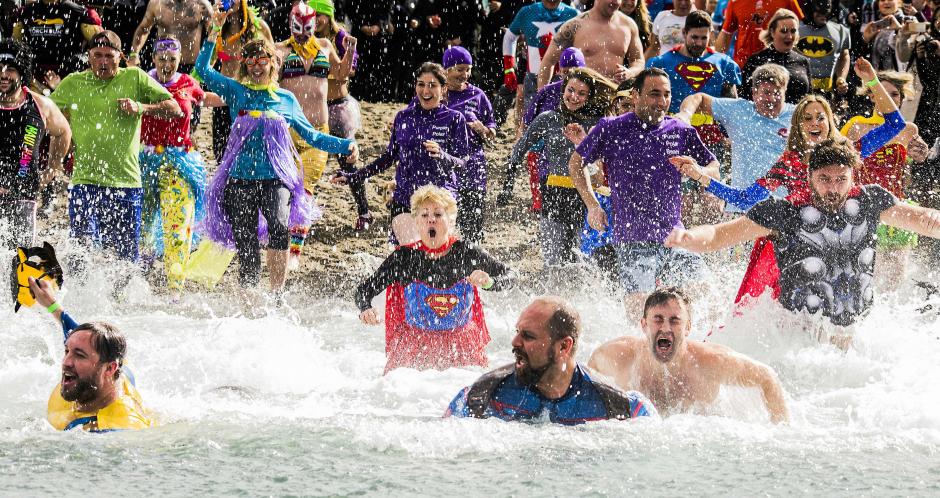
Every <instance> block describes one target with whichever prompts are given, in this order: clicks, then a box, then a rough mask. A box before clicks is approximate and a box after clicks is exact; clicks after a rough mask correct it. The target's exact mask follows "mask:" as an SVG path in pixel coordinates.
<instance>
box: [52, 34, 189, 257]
mask: <svg viewBox="0 0 940 498" xmlns="http://www.w3.org/2000/svg"><path fill="white" fill-rule="evenodd" d="M87 49H88V61H89V65H90V66H91V67H90V68H89V69H88V70H86V71H82V72H79V73H72V74H70V75H69V76H68V77H66V78H65V79H64V80H62V83H61V84H59V86H58V87H57V88H56V91H55V92H53V93H52V96H51V98H52V101H53V102H55V104H56V105H57V106H58V107H59V109H60V110H61V111H62V112H63V114H65V116H66V117H67V118H68V120H69V124H70V125H71V126H72V140H73V141H74V142H75V167H74V170H73V173H72V179H71V183H70V187H69V229H70V230H69V235H70V237H72V238H75V239H79V241H81V242H83V243H90V242H92V241H94V242H100V243H101V245H102V246H103V248H104V249H109V250H113V251H114V252H115V253H117V255H118V256H119V257H120V258H122V259H126V260H130V261H137V259H138V258H139V256H140V251H139V241H140V221H141V198H142V195H143V189H142V184H141V174H140V162H139V155H140V126H141V119H142V117H143V116H144V115H148V116H154V117H163V118H180V117H182V116H183V111H182V110H180V106H179V104H177V103H176V101H175V100H173V96H172V95H171V94H170V92H168V91H167V90H166V89H165V88H163V86H162V85H160V83H157V81H156V80H154V79H153V78H151V77H150V76H148V75H147V73H145V72H144V71H141V70H140V69H138V68H134V67H131V68H121V67H119V64H120V61H121V59H122V54H121V39H120V38H118V36H117V35H116V34H115V33H114V32H112V31H102V32H101V33H98V34H97V35H95V36H94V37H93V38H92V39H91V41H90V42H89V43H88V47H87Z"/></svg>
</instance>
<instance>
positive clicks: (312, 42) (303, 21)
mask: <svg viewBox="0 0 940 498" xmlns="http://www.w3.org/2000/svg"><path fill="white" fill-rule="evenodd" d="M316 27H317V12H316V11H315V10H313V9H312V8H310V6H308V5H307V4H304V3H299V4H297V5H295V6H294V8H293V9H291V11H290V33H291V37H290V39H289V40H287V42H288V43H289V44H290V47H291V48H292V49H293V50H294V53H296V54H297V55H299V56H300V57H302V58H303V59H310V58H312V57H314V56H316V55H317V52H319V51H320V44H319V43H317V37H316V35H315V34H314V31H315V30H316Z"/></svg>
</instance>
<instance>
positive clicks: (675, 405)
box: [588, 287, 789, 423]
mask: <svg viewBox="0 0 940 498" xmlns="http://www.w3.org/2000/svg"><path fill="white" fill-rule="evenodd" d="M640 326H641V327H642V328H643V333H644V335H645V337H629V336H627V337H620V338H617V339H614V340H613V341H610V342H608V343H606V344H604V345H602V346H601V347H599V348H597V349H596V350H595V351H594V354H592V355H591V359H590V361H589V362H588V366H589V367H590V368H592V369H594V370H596V371H597V372H598V373H601V374H604V375H606V376H608V377H610V378H611V379H612V380H613V381H614V383H615V385H616V386H617V387H619V388H620V389H630V390H637V391H640V392H642V393H644V394H646V395H647V396H648V397H649V398H650V400H651V401H652V402H653V404H654V405H655V406H656V407H657V409H659V410H660V412H661V413H662V414H663V415H669V414H674V413H681V412H686V411H690V410H693V409H696V408H699V407H704V406H707V405H710V404H712V403H714V401H715V399H716V398H717V397H718V392H719V390H720V388H721V386H723V385H732V386H743V387H757V388H758V389H760V391H761V398H762V399H763V401H764V406H766V407H767V412H768V413H769V414H770V420H771V421H773V422H774V423H779V422H785V421H787V420H788V419H789V414H788V413H787V405H786V402H785V401H784V399H783V389H782V388H781V387H780V383H779V382H778V381H777V377H776V375H775V374H774V372H773V370H771V369H770V368H769V367H767V366H766V365H762V364H760V363H757V362H756V361H754V360H751V359H749V358H747V357H746V356H744V355H741V354H738V353H736V352H734V351H732V350H731V349H729V348H727V347H725V346H722V345H719V344H714V343H707V342H689V341H687V338H688V335H689V332H691V331H692V304H691V302H690V301H689V298H688V297H687V296H686V295H685V294H684V293H683V292H682V291H681V290H679V289H678V288H676V287H665V288H661V289H657V290H656V291H654V292H653V293H652V294H650V295H649V297H648V298H647V299H646V303H645V304H644V305H643V318H642V319H641V320H640Z"/></svg>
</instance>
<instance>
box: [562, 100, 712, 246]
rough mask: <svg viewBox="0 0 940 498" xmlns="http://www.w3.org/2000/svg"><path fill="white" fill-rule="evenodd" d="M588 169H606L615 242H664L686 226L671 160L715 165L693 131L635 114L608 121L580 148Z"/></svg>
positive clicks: (676, 123) (680, 124)
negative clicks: (597, 166) (595, 166)
mask: <svg viewBox="0 0 940 498" xmlns="http://www.w3.org/2000/svg"><path fill="white" fill-rule="evenodd" d="M577 152H578V154H580V155H581V157H583V158H584V162H585V164H588V163H592V162H594V161H598V160H601V161H603V162H604V164H605V165H607V181H608V183H609V184H610V190H611V203H612V205H613V216H612V219H611V220H610V222H611V224H612V226H613V229H614V242H615V243H618V244H623V243H628V242H662V241H663V239H665V238H666V236H667V235H669V232H670V231H672V229H673V228H674V227H677V226H682V221H681V206H682V202H681V199H682V196H681V193H680V188H679V184H680V180H681V177H680V175H679V171H678V170H676V168H675V167H673V166H672V164H671V163H670V162H669V158H670V157H673V156H691V157H692V158H694V159H695V160H696V161H698V163H699V164H701V165H703V166H704V165H706V164H708V163H710V162H712V161H714V160H715V156H714V155H712V153H711V152H709V151H708V149H707V148H706V147H705V145H703V144H702V141H701V140H699V138H698V133H697V132H696V131H695V129H694V128H692V127H691V126H689V125H687V124H685V123H683V122H682V121H679V120H677V119H673V118H670V117H666V118H664V119H663V120H662V121H660V122H659V124H658V125H649V124H646V123H643V122H642V121H641V120H640V119H639V118H638V117H637V116H636V114H634V113H632V112H631V113H627V114H624V115H622V116H617V117H613V118H604V119H602V120H601V121H600V123H598V124H597V126H595V127H594V128H592V129H591V131H590V132H589V133H588V135H587V137H586V138H585V139H584V141H583V142H581V145H579V146H578V148H577Z"/></svg>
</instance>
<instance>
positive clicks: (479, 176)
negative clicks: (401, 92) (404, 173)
mask: <svg viewBox="0 0 940 498" xmlns="http://www.w3.org/2000/svg"><path fill="white" fill-rule="evenodd" d="M444 104H445V105H446V106H447V107H448V108H450V109H453V110H455V111H458V112H461V113H462V114H463V117H464V119H466V121H467V123H470V122H471V121H479V122H481V123H483V126H485V127H487V128H490V129H495V128H496V119H495V117H494V116H493V104H491V103H490V99H489V98H487V96H486V94H485V93H483V90H480V89H479V88H477V87H475V86H473V85H467V88H466V89H464V90H461V91H457V92H455V91H453V90H448V91H447V101H446V102H444ZM418 105H420V104H418ZM467 139H468V144H469V147H470V148H469V157H468V158H467V166H466V167H465V168H463V169H460V170H458V171H457V184H458V185H459V187H460V190H483V191H485V190H486V157H485V156H484V155H483V138H482V137H480V136H479V135H477V133H476V132H475V131H473V130H471V129H470V126H469V125H468V126H467Z"/></svg>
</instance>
